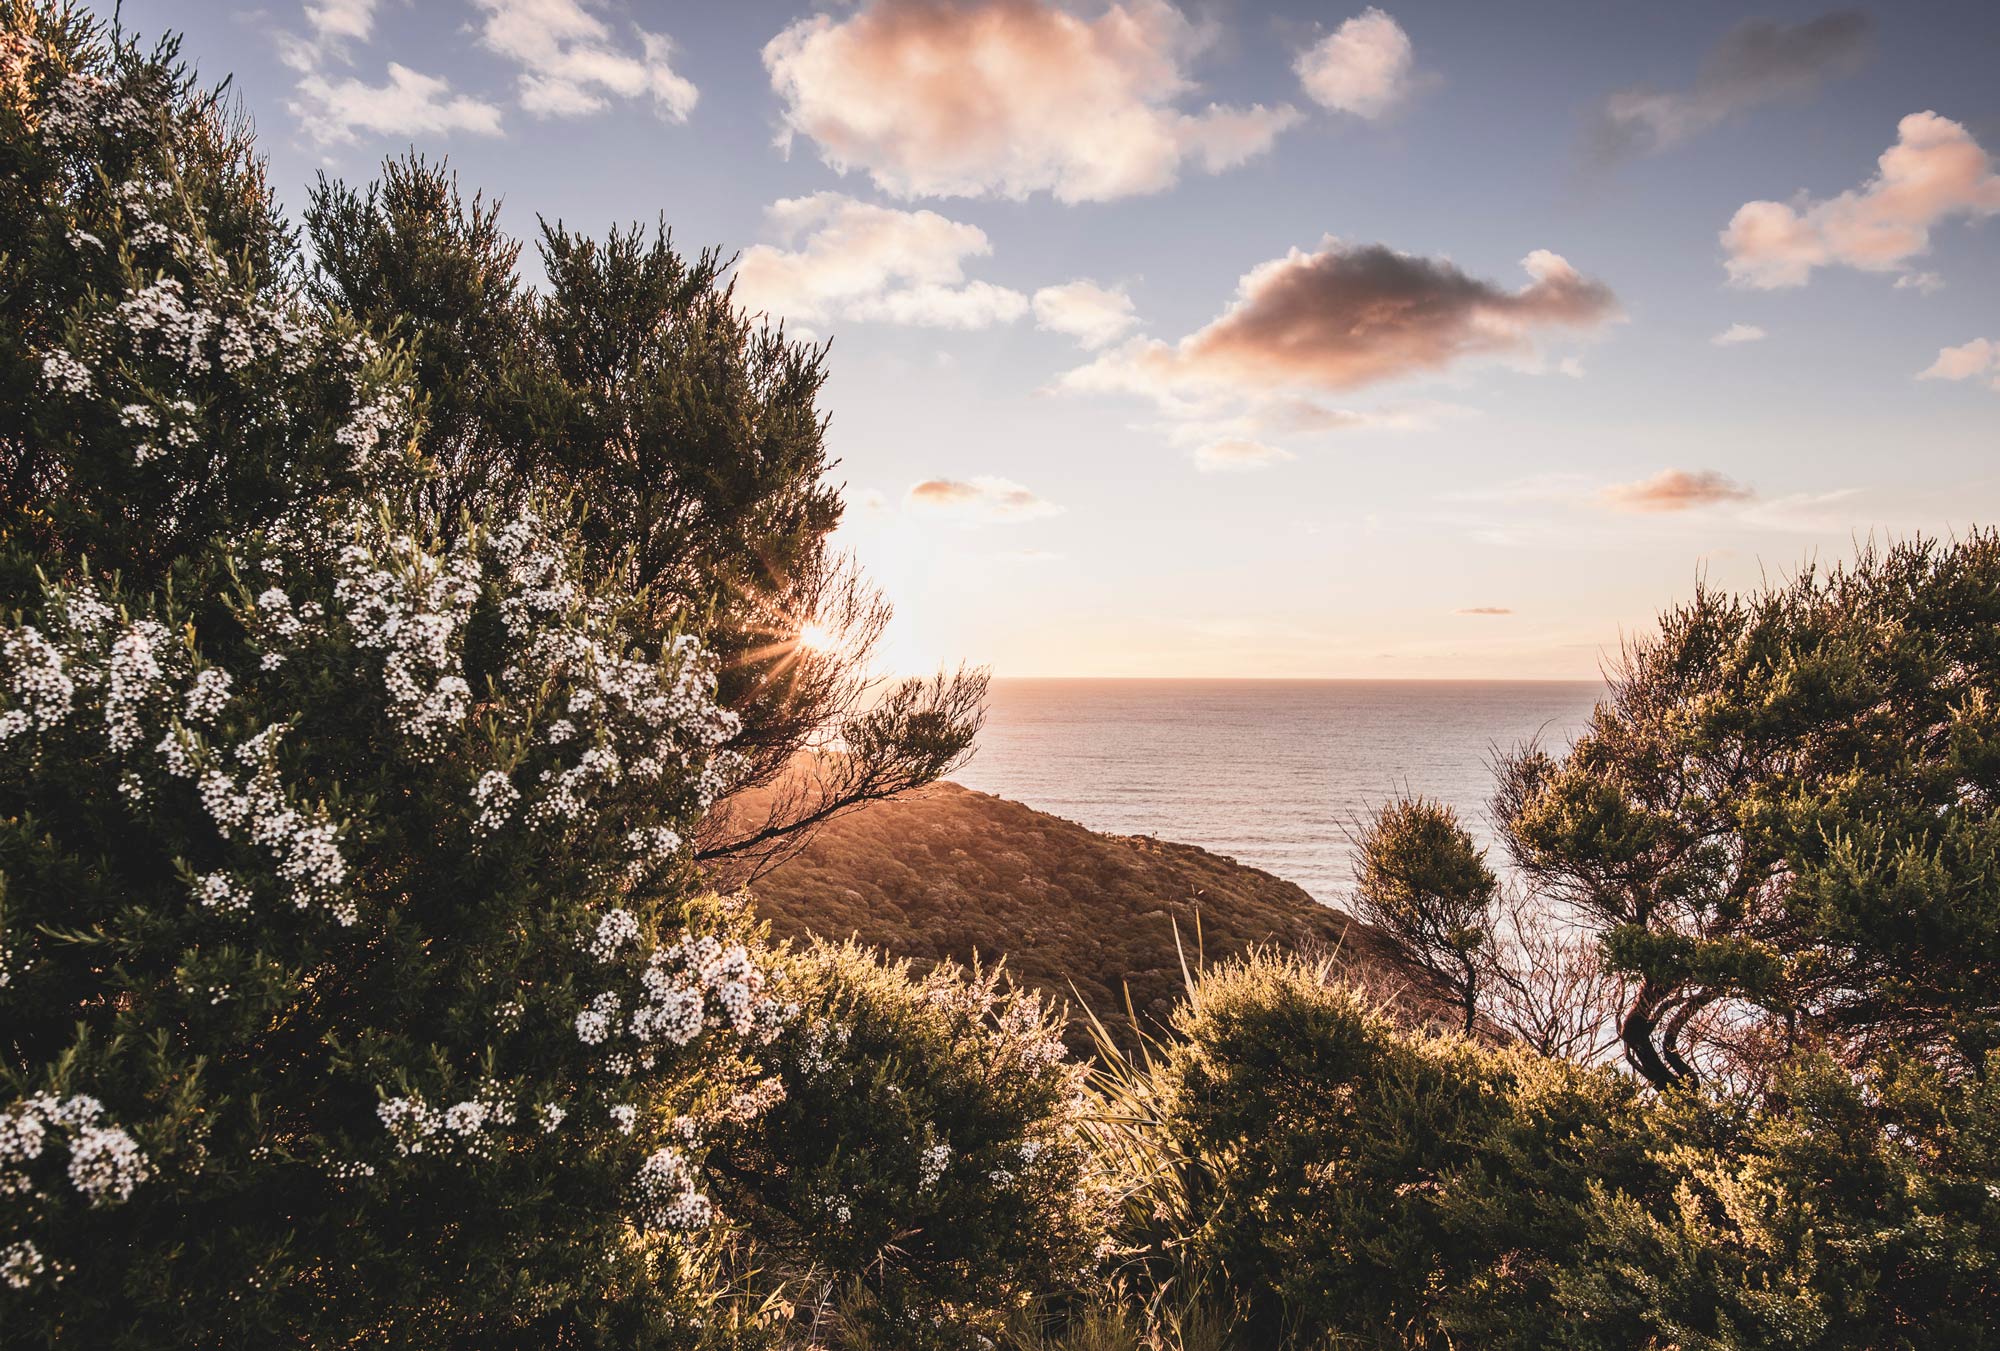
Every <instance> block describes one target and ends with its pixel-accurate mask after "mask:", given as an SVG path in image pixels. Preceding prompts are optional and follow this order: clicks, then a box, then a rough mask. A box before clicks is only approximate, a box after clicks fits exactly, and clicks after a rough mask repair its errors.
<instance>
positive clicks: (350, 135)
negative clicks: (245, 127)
mask: <svg viewBox="0 0 2000 1351" xmlns="http://www.w3.org/2000/svg"><path fill="white" fill-rule="evenodd" d="M286 106H287V107H289V108H290V109H291V111H292V114H293V115H294V116H295V117H297V118H298V119H299V124H300V126H301V127H302V128H303V129H304V131H305V133H306V135H308V136H310V137H311V138H312V139H313V140H314V141H316V142H318V143H319V144H321V145H346V144H350V143H352V142H353V141H354V140H355V138H356V133H359V132H366V133H370V134H373V135H382V136H398V137H407V136H411V135H423V134H433V135H435V134H442V133H445V132H453V131H469V132H472V133H474V134H476V135H480V136H497V135H499V134H500V110H499V109H498V108H496V107H495V106H494V105H492V104H491V103H487V102H485V101H484V100H482V99H475V98H470V97H467V96H466V95H463V94H453V93H452V92H451V86H450V85H449V84H448V83H447V82H446V81H444V80H442V79H439V78H437V77H436V76H432V75H423V74H420V73H418V72H417V71H414V70H411V69H410V68H409V67H408V66H403V65H398V64H397V63H396V62H394V61H391V62H390V63H389V80H388V83H387V84H381V85H370V84H365V83H363V82H362V81H360V80H358V79H355V78H353V77H351V76H350V77H348V78H347V79H343V80H330V79H328V78H327V77H326V76H325V75H322V74H319V73H317V72H314V73H312V74H309V75H307V76H305V77H304V78H303V79H301V80H300V81H299V84H298V93H297V96H296V97H295V98H293V99H291V100H290V101H289V102H288V103H287V105H286Z"/></svg>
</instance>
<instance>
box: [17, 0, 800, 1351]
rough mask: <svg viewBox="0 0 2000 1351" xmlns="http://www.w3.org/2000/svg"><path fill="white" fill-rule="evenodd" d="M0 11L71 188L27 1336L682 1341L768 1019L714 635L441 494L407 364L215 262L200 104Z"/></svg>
mask: <svg viewBox="0 0 2000 1351" xmlns="http://www.w3.org/2000/svg"><path fill="white" fill-rule="evenodd" d="M10 25H11V26H10V27H9V28H8V30H7V31H6V34H5V37H6V45H5V55H6V58H7V60H8V62H9V65H8V67H7V72H6V73H7V80H6V83H7V85H8V86H9V88H10V89H12V90H13V91H14V92H15V93H16V94H18V95H19V96H20V99H21V101H20V102H18V103H17V104H16V105H15V106H14V107H13V108H12V109H11V111H10V113H9V114H8V116H9V117H10V118H11V120H10V121H8V122H7V124H6V126H5V127H4V128H3V129H0V130H4V131H5V132H6V133H7V135H8V137H9V138H10V139H9V141H8V144H9V146H10V151H9V153H11V154H13V155H14V156H16V157H17V158H18V159H20V160H22V161H25V162H27V163H29V164H31V165H32V164H35V163H39V162H42V161H44V160H46V161H48V162H52V163H56V162H59V163H60V164H61V165H63V166H65V168H64V172H67V173H69V174H70V175H71V177H70V178H68V179H64V180H62V182H63V184H65V185H66V186H62V187H60V188H50V187H44V188H42V189H40V191H41V192H42V193H43V195H42V196H41V197H40V198H38V199H37V201H38V202H39V207H38V209H39V210H41V211H42V212H43V213H44V215H45V216H46V217H47V219H46V220H44V221H43V223H42V225H41V226H39V227H38V228H40V229H41V230H42V231H43V238H44V243H45V245H46V248H47V250H48V251H47V252H46V254H45V255H44V256H43V257H41V258H40V259H39V262H40V263H41V265H42V266H43V268H44V269H45V270H46V272H47V276H46V277H45V279H44V281H43V283H42V284H43V285H45V286H46V288H47V291H48V294H49V295H51V296H53V297H56V298H58V300H61V301H62V302H63V303H65V304H67V305H68V308H67V310H65V311H63V312H62V317H61V320H60V322H59V323H58V322H55V321H53V320H47V319H46V318H45V317H44V316H46V315H48V314H51V313H54V312H55V310H54V307H53V305H51V306H44V307H42V308H41V309H36V308H34V307H27V308H19V307H17V308H16V309H15V310H13V311H12V312H11V313H10V314H9V320H10V323H9V325H8V327H7V334H8V341H9V343H10V344H11V346H9V347H8V348H7V349H6V350H5V351H4V352H0V358H3V359H4V361H5V363H6V370H5V376H4V378H5V379H6V380H7V381H8V382H10V384H11V385H12V386H14V387H21V388H25V387H27V386H28V385H30V384H32V385H33V386H34V387H35V388H36V390H37V394H36V396H35V398H34V399H33V400H32V401H31V402H32V404H33V406H32V407H30V408H27V409H25V410H21V411H20V412H19V414H18V415H17V413H16V411H15V410H13V409H12V408H10V412H9V415H8V416H9V417H10V418H11V419H13V420H12V421H11V422H10V424H9V425H8V427H7V428H6V431H5V435H6V437H7V438H8V440H7V444H8V446H9V454H10V456H12V457H13V461H14V462H15V463H17V464H22V465H29V466H34V468H33V470H32V473H31V474H29V479H31V480H33V481H38V482H41V483H43V484H47V485H55V486H57V487H58V488H59V493H58V497H57V499H56V501H55V502H53V503H46V504H42V506H40V507H38V506H36V505H35V504H31V503H30V502H28V501H27V500H26V499H25V498H20V497H17V498H13V499H10V501H9V505H8V512H9V515H8V525H7V535H6V540H5V545H6V548H7V550H8V552H9V562H8V565H7V567H6V568H5V569H4V570H0V578H4V581H5V591H4V596H0V607H4V611H5V615H6V618H5V622H4V626H0V879H4V890H0V898H4V899H0V1303H3V1304H4V1307H0V1321H4V1324H5V1326H6V1328H7V1334H8V1341H9V1343H10V1344H40V1343H46V1344H52V1345H53V1344H62V1345H88V1346H105V1347H121V1346H132V1347H142V1346H198V1345H223V1344H228V1345H270V1344H273V1343H286V1342H297V1341H299V1340H300V1339H301V1338H304V1337H309V1338H310V1340H311V1341H313V1342H314V1343H315V1344H319V1345H358V1344H381V1343H383V1342H389V1343H394V1344H409V1343H411V1342H412V1341H418V1340H421V1341H423V1342H425V1343H427V1344H431V1345H441V1346H450V1345H465V1346H473V1345H476V1346H481V1347H491V1346H514V1345H535V1346H575V1345H604V1344H610V1345H618V1346H634V1345H676V1344H692V1343H693V1342H694V1341H695V1340H697V1337H698V1334H697V1332H696V1328H697V1326H698V1323H697V1321H696V1320H697V1319H701V1318H702V1317H703V1315H702V1309H703V1306H704V1305H705V1304H706V1303H707V1302H708V1299H709V1297H708V1294H707V1293H706V1292H705V1289H704V1287H703V1286H702V1285H700V1284H699V1283H697V1282H696V1281H695V1280H693V1279H691V1278H690V1277H689V1276H688V1274H687V1273H688V1272H689V1271H690V1270H692V1268H690V1267H689V1265H688V1264H689V1263H691V1262H693V1261H694V1260H695V1259H696V1258H697V1257H698V1256H699V1249H700V1247H701V1245H702V1244H703V1243H704V1242H705V1238H704V1236H705V1234H706V1233H707V1231H708V1229H709V1227H710V1224H711V1218H712V1210H711V1207H710V1204H709V1202H708V1200H707V1197H706V1195H705V1194H704V1192H703V1190H702V1180H701V1175H700V1162H701V1153H702V1141H703V1139H704V1138H705V1136H706V1134H707V1132H708V1131H709V1130H710V1129H711V1128H712V1127H713V1126H714V1125H715V1124H716V1123H718V1122H721V1121H723V1120H725V1119H730V1118H732V1117H733V1116H734V1115H737V1114H740V1110H741V1109H740V1107H739V1106H738V1104H739V1102H740V1101H741V1099H742V1098H743V1097H744V1096H745V1095H748V1096H749V1097H750V1098H752V1099H753V1100H754V1099H755V1098H756V1094H757V1091H758V1090H757V1088H756V1087H755V1085H756V1083H757V1077H756V1076H757V1067H756V1062H755V1058H754V1057H755V1052H756V1050H757V1048H758V1047H759V1045H760V1044H761V1043H762V1042H763V1041H765V1040H767V1039H768V1038H769V1037H770V1036H772V1035H774V1034H775V1032H776V1030H777V1027H778V1024H779V1022H780V1021H781V1018H782V1012H783V1011H782V1008H781V1007H780V1006H778V1005H775V1004H773V1003H772V1002H771V1001H770V1000H769V999H768V998H767V997H766V996H765V994H764V993H763V991H762V980H763V976H762V973H761V971H760V969H759V968H758V966H757V964H756V962H755V960H754V959H753V958H752V956H751V954H750V952H749V950H748V948H747V947H746V946H745V944H746V941H747V940H749V939H750V938H753V937H754V935H753V934H752V933H751V932H750V925H749V921H748V919H747V917H746V916H744V915H743V914H742V913H741V912H740V911H738V910H735V909H733V908H730V907H727V906H723V905H721V904H720V903H718V902H716V901H714V900H713V899H712V898H704V897H703V896H702V894H701V891H700V888H699V887H698V886H697V885H696V883H695V880H694V878H693V877H692V874H691V867H690V862H689V860H688V857H687V851H686V849H685V847H684V845H683V841H684V840H685V839H686V838H688V837H689V836H690V835H691V834H692V831H693V827H694V824H695V822H696V820H697V818H698V817H699V814H700V813H701V811H702V810H703V808H704V807H705V805H706V804H707V802H708V801H709V800H710V798H711V797H712V796H713V793H714V792H715V790H716V786H717V784H718V782H719V781H720V778H721V767H720V763H719V760H718V754H717V746H718V744H719V743H720V742H722V741H724V740H725V739H727V737H728V736H729V735H730V734H731V732H732V730H733V727H734V723H733V720H732V718H731V717H730V715H729V714H728V713H727V712H726V711H724V710H722V709H721V708H719V707H718V706H717V704H716V703H715V698H714V691H715V678H716V677H715V666H714V660H713V657H712V654H710V653H708V652H706V651H705V650H704V649H703V648H702V647H701V645H700V644H699V643H698V642H696V641H695V640H694V639H692V638H691V637H687V636H684V635H675V634H673V633H671V632H662V631H661V628H660V624H659V617H660V616H661V615H662V614H664V613H667V612H668V611H667V610H665V609H663V608H662V606H661V604H660V602H659V600H658V599H657V598H655V597H650V596H643V595H640V594H638V593H635V592H634V591H633V590H631V589H630V588H629V587H628V586H626V585H625V584H623V583H622V582H621V581H620V580H619V579H617V578H615V577H608V576H606V575H605V573H604V571H603V569H601V568H597V567H594V566H593V565H592V563H591V561H590V558H589V555H588V552H587V550H586V549H585V548H584V546H583V544H582V543H581V542H580V541H579V540H578V539H577V538H576V536H575V534H574V532H573V531H571V530H569V529H568V528H567V527H566V526H565V525H564V524H563V515H564V513H563V511H562V504H560V503H552V502H549V501H546V500H543V501H541V502H539V503H537V502H533V501H530V502H528V503H526V504H524V505H523V507H522V509H521V510H519V511H517V512H515V513H511V514H509V515H508V516H506V517H503V518H499V519H493V520H482V521H475V522H471V523H466V522H463V521H461V522H453V523H451V524H452V528H451V529H450V530H449V531H448V532H447V531H446V530H444V529H443V528H442V523H440V522H439V521H437V520H436V519H434V518H431V517H428V516H427V515H426V514H425V512H424V510H423V509H422V507H421V505H420V499H418V498H417V497H416V496H415V495H413V493H412V491H411V488H412V486H413V485H414V484H418V483H421V481H422V476H423V473H424V468H425V466H424V465H423V463H422V461H421V460H420V459H415V458H413V457H412V456H411V455H410V454H409V453H408V450H407V447H408V445H409V442H410V440H411V432H412V425H411V422H410V412H411V408H412V403H413V401H412V399H411V396H410V391H409V389H408V387H407V385H406V384H405V383H404V380H403V377H404V375H405V373H406V366H405V365H404V363H403V362H401V361H400V360H399V359H398V358H397V356H396V355H395V354H394V353H393V352H387V353H385V352H384V351H382V350H381V349H379V348H378V347H377V346H376V345H375V344H374V343H373V342H372V341H371V340H370V339H369V338H367V337H366V336H365V335H363V334H361V333H360V332H358V331H357V330H356V329H355V328H354V327H353V326H352V325H351V324H350V323H348V322H346V321H344V320H342V319H340V318H338V317H328V316H323V315H317V314H314V313H313V312H311V311H310V310H308V309H306V308H304V307H302V306H299V305H297V304H296V303H294V302H293V301H292V299H291V298H290V297H289V296H287V295H286V294H284V293H283V292H282V291H277V290H272V289H269V288H267V287H266V286H265V284H264V281H263V279H262V278H261V277H260V276H259V275H258V274H257V272H256V268H255V266H254V262H255V259H254V258H253V256H252V255H253V253H254V250H253V249H251V248H250V246H249V245H248V244H244V243H242V242H241V241H238V243H237V244H236V245H232V247H235V248H236V252H235V253H234V254H233V255H232V256H231V257H228V258H225V257H223V256H221V255H220V254H218V253H217V252H216V251H215V248H216V245H217V244H218V242H219V240H218V237H217V236H215V235H212V234H210V233H207V232H206V228H205V227H206V225H207V224H208V223H209V216H208V215H207V214H205V213H207V212H208V211H209V209H210V208H209V205H208V204H207V199H206V198H205V197H203V196H201V195H199V194H196V193H194V192H192V191H189V190H187V189H186V187H185V184H186V182H187V181H188V177H187V175H184V174H182V173H180V171H179V165H180V163H181V159H182V158H187V159H189V160H190V161H191V162H192V163H193V164H195V166H196V167H197V168H199V166H200V165H201V163H202V162H203V160H202V157H203V156H204V155H207V154H209V153H210V150H209V147H211V146H212V145H214V144H217V143H220V142H221V140H222V138H223V132H222V130H221V129H219V128H218V127H217V126H216V125H214V124H213V123H212V121H204V120H203V119H204V118H207V119H213V118H215V117H216V116H218V115H219V114H218V113H217V108H216V105H215V104H214V103H213V102H212V101H202V100H199V99H197V98H196V97H195V96H194V95H191V94H189V93H187V87H186V86H185V83H184V82H183V81H181V79H180V77H179V76H177V75H175V74H174V73H173V72H171V71H169V70H164V69H162V68H161V67H160V66H159V65H158V63H157V62H156V61H152V60H150V59H148V58H145V57H142V56H140V55H139V54H137V53H136V52H134V51H132V50H131V49H129V48H126V47H119V46H113V45H108V44H107V42H106V41H104V40H103V39H101V38H100V37H99V35H98V34H97V32H96V30H95V29H93V28H91V27H90V26H88V25H84V24H75V23H63V22H60V21H58V20H55V19H50V18H48V17H47V16H46V15H44V14H41V13H36V12H30V11H25V10H21V9H14V10H13V11H11V13H10ZM162 100H165V101H164V102H162ZM176 100H178V102H176ZM190 126H192V127H194V128H196V129H197V130H196V131H189V130H188V128H189V127H190ZM203 127H206V128H207V131H206V132H201V131H200V130H199V129H200V128H203ZM204 137H206V139H204ZM114 171H120V172H129V173H130V174H132V175H134V177H128V178H117V177H113V173H114ZM93 175H95V178H94V180H93ZM93 183H94V185H93ZM72 189H74V190H75V191H76V192H77V193H81V194H82V200H83V201H84V208H83V209H85V210H86V211H88V210H94V209H95V208H91V207H90V206H89V202H90V200H91V195H92V194H93V193H95V194H96V195H97V196H98V197H101V198H102V199H103V200H104V201H105V202H106V203H110V205H106V206H104V207H103V208H102V211H101V213H100V214H97V215H85V216H83V217H80V218H76V217H66V216H64V215H63V214H62V213H64V212H67V211H70V210H72V208H73V205H74V204H73V203H72V202H71V200H70V197H69V195H68V194H69V193H70V192H71V190H72ZM239 200H240V195H239V196H238V197H230V198H228V202H237V201H239ZM226 204H227V203H225V205H226ZM17 205H18V204H17ZM220 214H221V216H222V218H223V219H224V220H225V222H226V221H227V220H228V219H229V217H228V215H227V212H226V211H223V212H221V213H220ZM79 219H80V220H81V224H82V225H83V226H96V227H97V228H98V229H101V230H103V231H104V233H103V234H102V235H101V236H98V238H97V241H96V242H95V243H92V242H90V241H87V240H86V241H83V242H82V243H76V242H75V241H71V240H70V239H69V238H68V235H67V234H66V233H64V232H66V231H68V230H71V229H75V228H78V226H77V225H76V223H75V222H76V221H77V220H79ZM93 233H94V231H93ZM251 233H252V234H254V231H253V232H251ZM267 234H269V235H270V236H271V237H275V232H267ZM58 235H61V237H62V238H63V240H64V241H65V242H64V244H63V247H64V248H65V249H67V250H69V252H68V253H66V254H57V253H56V252H55V251H54V250H55V245H54V241H55V239H56V238H57V237H58ZM103 259H109V260H112V261H111V262H110V263H108V264H106V263H104V262H103V261H102V260H103ZM12 298H13V299H18V296H16V297H12ZM135 409H136V410H137V411H136V412H135V411H134V410H135ZM86 550H89V551H90V552H89V553H87V554H86V552H85V551H86ZM113 565H115V567H116V572H112V571H110V570H109V569H110V568H111V567H112V566H113ZM121 579H122V580H121ZM642 634H643V635H645V638H644V640H643V641H642V639H641V638H640V636H639V635H642ZM703 1321H705V1319H704V1320H703Z"/></svg>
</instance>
